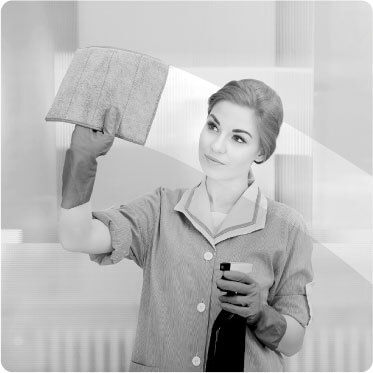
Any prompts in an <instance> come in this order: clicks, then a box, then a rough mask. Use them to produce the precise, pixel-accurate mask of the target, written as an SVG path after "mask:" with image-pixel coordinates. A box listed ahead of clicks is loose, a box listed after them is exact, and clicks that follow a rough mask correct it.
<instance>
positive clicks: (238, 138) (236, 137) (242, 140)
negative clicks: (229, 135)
mask: <svg viewBox="0 0 373 373" xmlns="http://www.w3.org/2000/svg"><path fill="white" fill-rule="evenodd" d="M233 139H234V141H236V142H238V143H240V144H246V141H245V140H244V139H243V138H242V137H241V136H237V135H234V136H233Z"/></svg>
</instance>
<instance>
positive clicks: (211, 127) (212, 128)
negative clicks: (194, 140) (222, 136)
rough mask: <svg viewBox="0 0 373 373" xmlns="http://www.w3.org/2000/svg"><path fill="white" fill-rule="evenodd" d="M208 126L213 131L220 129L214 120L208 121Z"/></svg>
mask: <svg viewBox="0 0 373 373" xmlns="http://www.w3.org/2000/svg"><path fill="white" fill-rule="evenodd" d="M207 127H208V129H209V130H212V131H215V130H218V127H217V125H216V124H215V123H213V122H207Z"/></svg>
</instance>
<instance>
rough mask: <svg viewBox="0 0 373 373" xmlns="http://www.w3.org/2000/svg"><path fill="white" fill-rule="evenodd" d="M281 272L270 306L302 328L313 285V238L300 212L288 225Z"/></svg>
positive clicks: (309, 314)
mask: <svg viewBox="0 0 373 373" xmlns="http://www.w3.org/2000/svg"><path fill="white" fill-rule="evenodd" d="M288 229H289V234H288V243H287V249H286V254H285V257H284V260H283V266H282V268H283V269H282V272H281V275H280V278H279V281H278V284H277V288H276V291H275V294H274V297H273V299H272V301H271V304H270V305H271V306H272V307H273V308H275V309H276V310H277V311H278V312H280V313H281V314H286V315H289V316H291V317H293V318H294V319H296V320H297V321H298V322H299V323H300V324H301V325H302V326H303V327H306V326H308V325H309V324H310V322H311V319H312V310H311V300H310V295H311V294H310V293H311V288H312V286H313V285H314V282H313V270H312V258H311V256H312V246H313V245H312V238H311V237H310V235H309V232H308V229H307V226H306V223H305V222H304V220H303V218H302V217H301V215H297V218H296V219H295V221H294V222H293V223H292V224H290V228H288Z"/></svg>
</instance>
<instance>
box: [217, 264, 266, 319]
mask: <svg viewBox="0 0 373 373" xmlns="http://www.w3.org/2000/svg"><path fill="white" fill-rule="evenodd" d="M216 285H217V287H218V289H220V290H222V291H228V292H234V293H236V294H235V295H221V296H220V297H219V300H220V302H221V307H222V309H224V310H226V311H228V312H232V313H235V314H237V315H239V316H242V317H245V318H246V319H247V323H248V324H255V323H256V322H257V321H258V320H259V318H260V315H261V312H262V310H263V300H262V299H261V292H260V288H259V285H258V283H257V282H256V281H255V280H254V279H253V278H252V277H251V276H250V275H249V274H247V273H243V272H238V271H224V272H223V278H222V279H218V280H217V281H216ZM228 294H229V293H228Z"/></svg>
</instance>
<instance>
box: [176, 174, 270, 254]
mask: <svg viewBox="0 0 373 373" xmlns="http://www.w3.org/2000/svg"><path fill="white" fill-rule="evenodd" d="M174 210H176V211H179V212H181V213H183V214H184V215H185V216H186V217H187V218H188V220H189V221H190V222H191V223H192V224H193V226H194V227H195V228H196V229H197V230H198V231H199V232H200V233H201V234H202V235H203V236H204V237H205V238H206V239H207V240H208V241H209V242H210V244H211V245H212V246H213V247H214V248H215V245H216V244H218V243H219V242H221V241H224V240H226V239H228V238H231V237H235V236H240V235H243V234H248V233H251V232H254V231H257V230H260V229H263V228H264V226H265V222H266V216H267V198H266V197H265V196H264V195H263V193H262V192H261V190H260V189H259V186H258V184H257V183H256V181H255V179H254V176H253V174H252V171H251V170H250V174H249V178H248V188H247V189H246V190H245V192H244V193H243V194H242V195H241V197H240V198H239V199H238V201H237V202H236V203H235V204H234V205H233V207H232V208H231V210H230V211H229V213H228V215H227V217H226V218H225V220H224V221H223V224H222V225H221V226H220V228H219V230H218V231H217V232H216V233H213V224H212V217H211V213H210V201H209V197H208V193H207V188H206V176H205V177H204V179H203V180H202V181H201V182H200V183H199V184H198V185H196V186H195V187H193V188H190V189H187V190H186V191H185V192H184V193H183V195H182V197H181V199H180V200H179V202H178V203H177V204H176V206H175V208H174Z"/></svg>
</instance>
